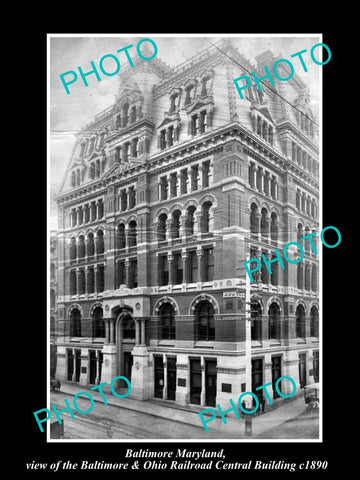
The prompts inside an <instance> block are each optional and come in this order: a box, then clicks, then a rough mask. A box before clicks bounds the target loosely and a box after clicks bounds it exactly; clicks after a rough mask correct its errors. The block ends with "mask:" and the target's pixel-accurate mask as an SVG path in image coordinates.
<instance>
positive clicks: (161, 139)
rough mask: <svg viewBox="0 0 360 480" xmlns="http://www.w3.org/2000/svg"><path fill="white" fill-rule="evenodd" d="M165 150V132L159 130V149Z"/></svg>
mask: <svg viewBox="0 0 360 480" xmlns="http://www.w3.org/2000/svg"><path fill="white" fill-rule="evenodd" d="M165 148H166V130H161V132H160V149H161V150H164V149H165Z"/></svg>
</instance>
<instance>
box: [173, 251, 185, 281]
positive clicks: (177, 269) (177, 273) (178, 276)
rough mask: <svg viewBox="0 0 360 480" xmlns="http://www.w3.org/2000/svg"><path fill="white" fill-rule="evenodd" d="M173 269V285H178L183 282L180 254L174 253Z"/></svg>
mask: <svg viewBox="0 0 360 480" xmlns="http://www.w3.org/2000/svg"><path fill="white" fill-rule="evenodd" d="M173 268H174V282H175V285H179V284H180V283H182V281H183V264H182V258H181V253H174V260H173Z"/></svg>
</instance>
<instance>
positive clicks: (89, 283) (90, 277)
mask: <svg viewBox="0 0 360 480" xmlns="http://www.w3.org/2000/svg"><path fill="white" fill-rule="evenodd" d="M94 288H95V276H94V268H93V267H90V268H89V270H88V272H87V280H86V289H87V293H94Z"/></svg>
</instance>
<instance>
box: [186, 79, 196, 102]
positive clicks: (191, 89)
mask: <svg viewBox="0 0 360 480" xmlns="http://www.w3.org/2000/svg"><path fill="white" fill-rule="evenodd" d="M194 96H195V85H193V84H191V85H188V86H187V87H186V89H185V102H184V105H188V104H189V103H190V102H191V101H192V100H193V99H194Z"/></svg>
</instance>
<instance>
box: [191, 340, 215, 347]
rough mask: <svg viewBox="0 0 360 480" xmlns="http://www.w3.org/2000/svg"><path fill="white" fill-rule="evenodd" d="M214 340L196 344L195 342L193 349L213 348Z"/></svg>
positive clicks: (201, 341)
mask: <svg viewBox="0 0 360 480" xmlns="http://www.w3.org/2000/svg"><path fill="white" fill-rule="evenodd" d="M214 341H215V340H200V341H198V342H195V348H196V347H200V348H203V347H207V348H214V345H213V342H214Z"/></svg>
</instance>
